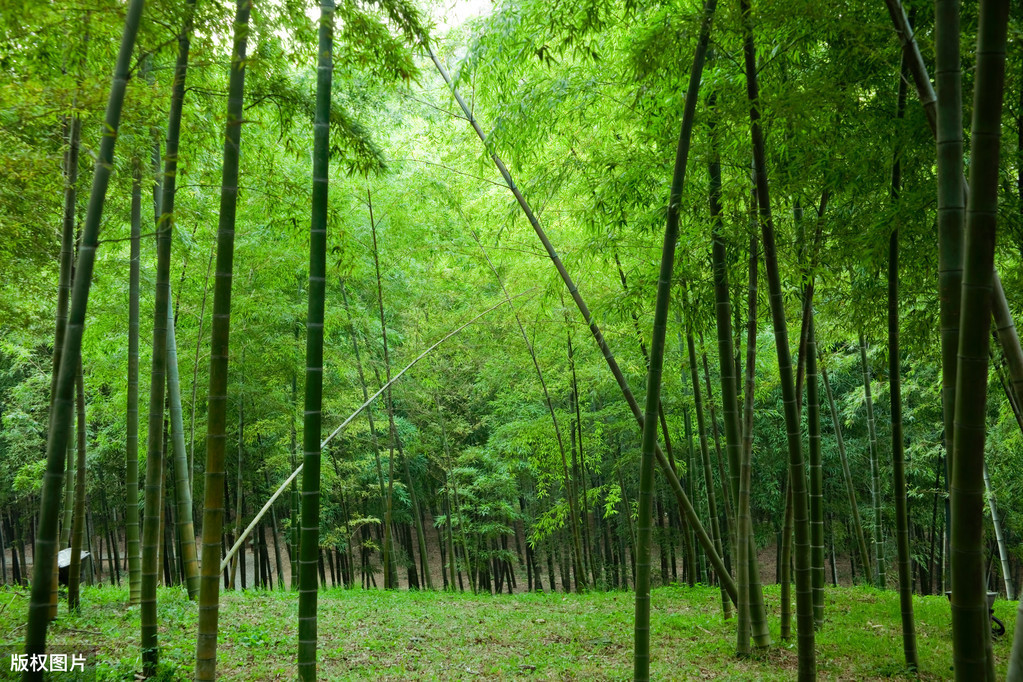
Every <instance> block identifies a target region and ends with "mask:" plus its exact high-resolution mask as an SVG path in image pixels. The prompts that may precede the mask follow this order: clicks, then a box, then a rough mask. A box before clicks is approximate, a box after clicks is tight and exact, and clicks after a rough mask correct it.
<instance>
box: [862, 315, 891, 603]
mask: <svg viewBox="0 0 1023 682" xmlns="http://www.w3.org/2000/svg"><path fill="white" fill-rule="evenodd" d="M860 368H861V369H862V371H863V397H864V403H865V406H866V410H867V436H868V438H867V448H868V455H869V457H870V480H871V486H870V487H871V491H870V495H871V500H872V502H871V505H872V507H873V510H874V530H873V532H872V533H871V542H872V544H871V549H872V550H873V559H872V562H873V565H874V574H873V580H874V584H875V585H876V586H877V587H878V589H882V590H883V589H884V588H885V585H887V584H888V578H887V576H886V574H885V565H884V563H885V562H884V527H883V526H882V524H881V474H880V471H879V470H878V469H879V468H878V461H877V428H876V426H875V422H874V399H873V396H872V394H871V390H870V362H869V361H868V360H867V339H866V337H865V336H864V335H863V332H860Z"/></svg>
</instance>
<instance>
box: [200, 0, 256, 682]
mask: <svg viewBox="0 0 1023 682" xmlns="http://www.w3.org/2000/svg"><path fill="white" fill-rule="evenodd" d="M251 8H252V2H251V0H237V9H236V13H235V18H234V38H233V42H234V45H233V48H232V51H231V67H230V79H229V83H228V104H227V123H226V125H225V132H224V165H223V175H222V179H221V183H220V185H221V186H220V219H219V223H218V226H217V266H216V279H215V281H216V284H215V285H214V289H213V323H212V325H211V326H212V330H211V341H210V383H209V398H208V407H207V417H206V484H205V485H206V487H205V491H206V492H205V497H204V504H203V522H202V565H201V572H200V578H199V628H198V635H197V637H196V645H195V679H196V680H198V681H200V682H213V680H214V679H215V678H216V670H217V620H218V617H219V615H220V614H219V606H220V601H219V600H220V552H221V537H220V536H221V532H222V531H223V526H224V482H225V477H226V471H225V467H224V459H225V457H224V454H225V449H226V445H227V432H226V431H227V429H226V426H227V424H226V421H227V365H228V359H229V348H230V345H229V344H230V333H231V281H232V280H231V275H232V271H233V270H234V227H235V212H236V210H237V205H238V158H239V154H240V151H241V126H242V121H243V95H244V91H245V62H246V60H245V48H246V41H247V40H248V35H249V14H250V10H251Z"/></svg>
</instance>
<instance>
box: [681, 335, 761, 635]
mask: <svg viewBox="0 0 1023 682" xmlns="http://www.w3.org/2000/svg"><path fill="white" fill-rule="evenodd" d="M681 345H682V335H681V334H679V346H681ZM686 348H687V349H688V352H689V375H690V378H691V381H692V382H693V401H694V402H695V403H696V428H697V430H698V432H699V434H700V457H701V458H702V460H703V478H704V482H705V485H706V487H707V509H708V511H709V513H710V530H711V533H712V535H713V538H714V546H715V547H716V548H717V551H718V553H719V554H722V555H723V554H724V552H722V545H721V529H720V528H719V527H718V507H717V500H716V499H715V495H714V475H713V473H712V472H711V466H710V448H709V447H708V446H707V425H706V424H705V423H704V418H703V400H702V399H701V396H700V376H699V370H698V369H697V365H696V343H695V341H694V340H693V332H692V331H688V332H687V334H686ZM679 350H681V348H680V349H679ZM690 475H692V474H690ZM739 584H740V586H741V582H740V583H739ZM739 594H740V601H741V599H742V596H741V595H742V590H741V587H740V592H739ZM721 613H722V614H723V615H724V617H725V620H728V619H729V618H731V617H732V603H731V602H730V601H729V599H728V593H727V592H726V591H725V589H724V587H722V588H721ZM748 642H749V640H748V638H747V647H748V646H749V644H748Z"/></svg>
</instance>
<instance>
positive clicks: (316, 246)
mask: <svg viewBox="0 0 1023 682" xmlns="http://www.w3.org/2000/svg"><path fill="white" fill-rule="evenodd" d="M319 38H320V41H319V42H320V45H319V58H318V60H317V64H316V116H315V120H314V122H313V194H312V218H311V226H310V232H309V311H308V317H307V320H306V347H305V348H306V350H305V358H306V360H305V361H306V370H305V421H304V422H303V426H302V450H303V454H302V465H303V469H302V539H301V544H300V550H299V551H300V557H299V586H298V678H299V679H300V680H304V681H309V680H315V679H316V587H317V584H316V578H317V576H316V569H317V559H318V558H319V548H320V447H321V446H320V429H321V418H322V414H321V412H320V410H321V405H322V400H323V310H324V303H325V294H326V281H327V280H326V273H327V199H328V194H327V190H328V187H329V175H328V163H329V153H330V87H331V75H332V73H333V70H334V60H333V53H334V0H320V30H319Z"/></svg>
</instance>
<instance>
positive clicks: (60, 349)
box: [50, 115, 82, 620]
mask: <svg viewBox="0 0 1023 682" xmlns="http://www.w3.org/2000/svg"><path fill="white" fill-rule="evenodd" d="M81 133H82V120H81V119H80V118H79V117H78V116H77V115H75V116H73V117H72V118H71V124H70V126H69V129H68V149H67V152H66V154H65V156H64V216H63V217H64V219H63V221H62V225H61V233H60V276H59V280H58V284H57V316H56V320H55V324H54V332H53V365H52V369H51V373H50V417H51V419H52V415H53V399H54V397H55V396H56V394H57V374H58V373H59V372H60V359H61V356H62V355H63V353H64V336H65V334H66V332H67V310H68V302H69V299H70V298H71V267H72V262H73V260H74V250H75V203H76V201H77V199H76V197H77V184H78V152H79V151H80V149H81ZM70 482H71V467H69V466H66V465H65V472H64V489H65V495H64V517H63V521H62V525H61V529H60V547H64V546H66V544H67V540H68V538H69V537H70V532H71V506H72V505H71V498H70V496H69V495H67V491H68V490H70V488H71V486H70ZM58 583H59V581H58V576H57V564H56V563H54V565H53V578H52V580H51V589H50V620H53V619H55V618H56V617H57V602H58V589H57V588H58Z"/></svg>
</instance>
